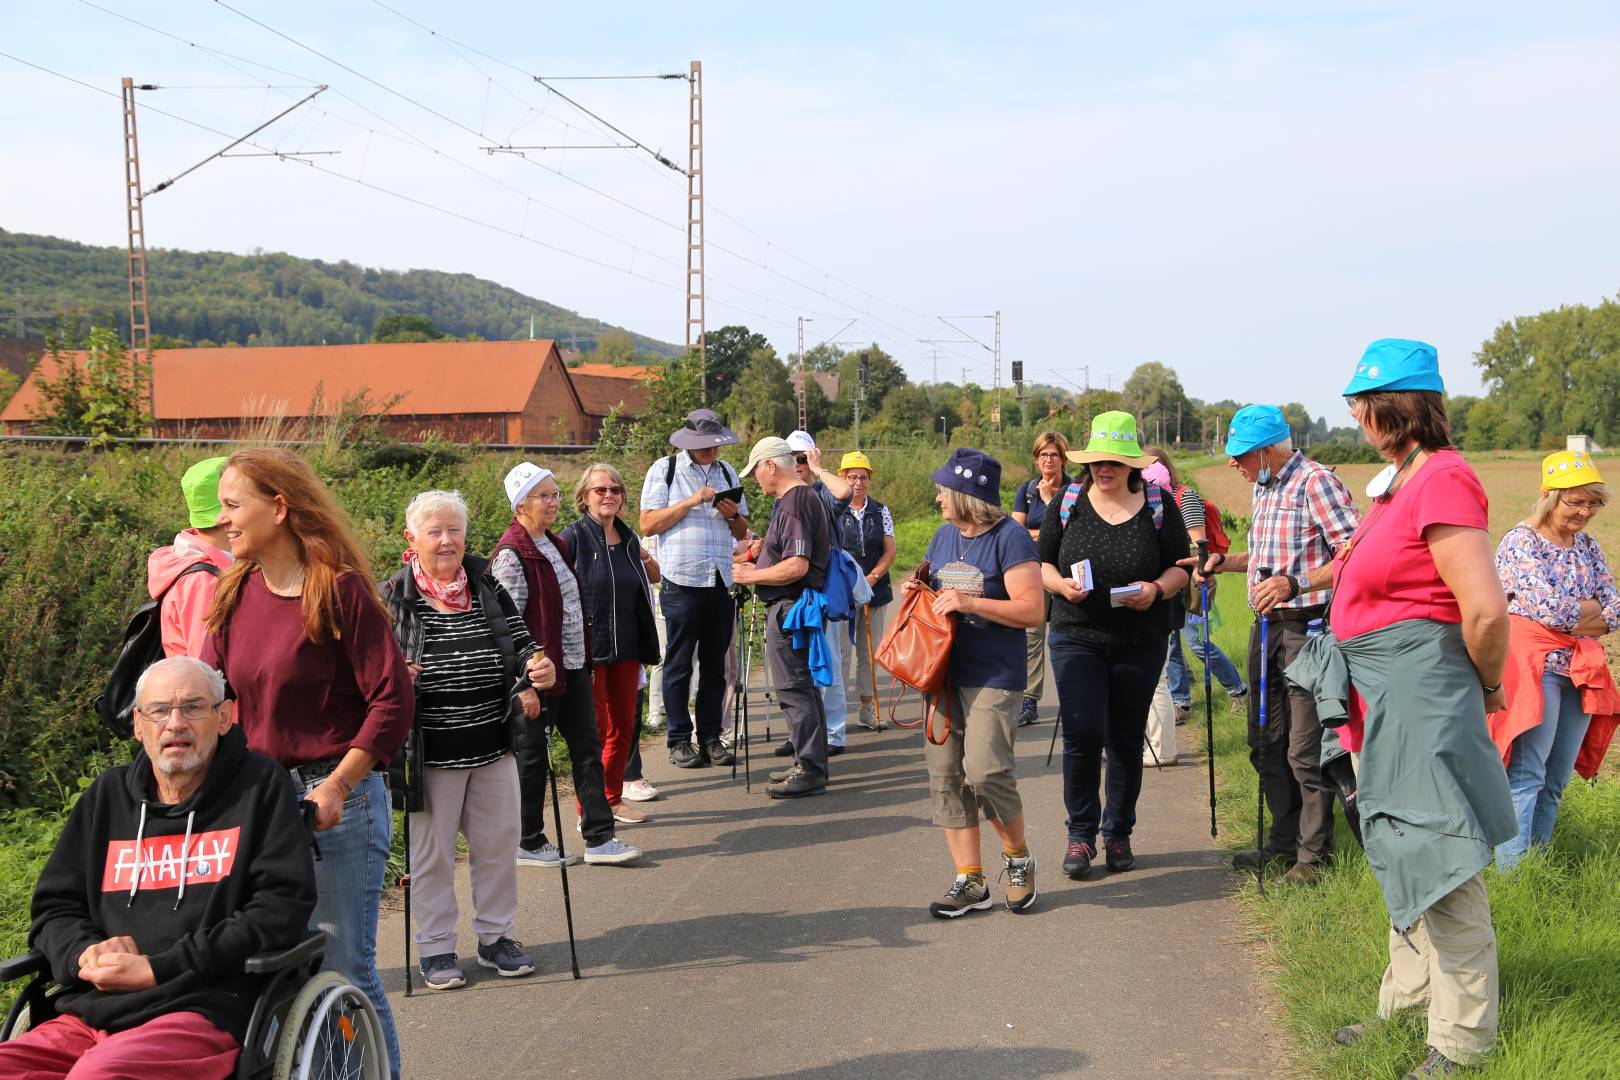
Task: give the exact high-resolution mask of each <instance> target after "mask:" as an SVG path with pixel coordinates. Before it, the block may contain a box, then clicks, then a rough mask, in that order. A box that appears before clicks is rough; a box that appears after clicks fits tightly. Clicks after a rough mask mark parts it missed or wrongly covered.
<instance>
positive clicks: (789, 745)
mask: <svg viewBox="0 0 1620 1080" xmlns="http://www.w3.org/2000/svg"><path fill="white" fill-rule="evenodd" d="M776 756H777V757H792V756H793V742H792V740H788V741H787V742H784V743H783V744H782V745H781V746H778V747H777V748H776Z"/></svg>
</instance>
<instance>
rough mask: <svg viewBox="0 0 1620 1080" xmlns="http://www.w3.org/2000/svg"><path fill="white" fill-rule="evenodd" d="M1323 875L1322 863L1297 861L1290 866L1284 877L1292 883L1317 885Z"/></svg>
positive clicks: (1284, 879)
mask: <svg viewBox="0 0 1620 1080" xmlns="http://www.w3.org/2000/svg"><path fill="white" fill-rule="evenodd" d="M1321 876H1322V864H1321V863H1314V862H1297V863H1295V864H1294V865H1293V866H1290V867H1289V868H1288V873H1286V874H1284V875H1283V877H1282V879H1283V881H1285V882H1287V883H1288V884H1290V885H1315V884H1316V882H1317V879H1318V878H1320V877H1321Z"/></svg>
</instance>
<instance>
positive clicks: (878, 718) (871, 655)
mask: <svg viewBox="0 0 1620 1080" xmlns="http://www.w3.org/2000/svg"><path fill="white" fill-rule="evenodd" d="M861 611H862V613H864V614H865V615H866V670H867V672H868V673H869V674H870V675H871V676H872V726H873V727H875V728H877V729H878V730H879V731H882V730H883V708H882V706H880V705H879V704H878V691H877V654H876V653H875V652H873V651H872V605H871V604H866V605H865V606H864V607H862V608H861ZM856 674H859V672H857V673H856Z"/></svg>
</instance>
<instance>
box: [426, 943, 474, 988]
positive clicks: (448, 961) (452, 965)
mask: <svg viewBox="0 0 1620 1080" xmlns="http://www.w3.org/2000/svg"><path fill="white" fill-rule="evenodd" d="M421 971H422V985H424V986H426V987H427V988H428V989H429V990H454V989H455V988H456V987H458V986H466V985H467V975H466V973H465V972H463V971H462V970H461V961H459V960H457V959H456V954H455V953H453V952H447V953H437V954H435V955H433V956H424V957H422V963H421Z"/></svg>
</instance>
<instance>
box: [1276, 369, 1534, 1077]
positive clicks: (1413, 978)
mask: <svg viewBox="0 0 1620 1080" xmlns="http://www.w3.org/2000/svg"><path fill="white" fill-rule="evenodd" d="M1443 390H1444V387H1443V385H1442V383H1441V380H1440V369H1439V364H1438V362H1437V358H1436V355H1435V350H1434V347H1433V346H1431V345H1426V344H1424V343H1422V342H1417V341H1401V340H1395V339H1387V338H1386V339H1383V340H1380V341H1375V342H1373V343H1372V344H1371V345H1370V346H1368V348H1367V351H1366V353H1365V355H1363V357H1362V358H1361V362H1360V363H1359V364H1358V365H1357V367H1356V371H1355V374H1354V376H1353V377H1352V378H1351V380H1350V385H1349V386H1348V387H1346V388H1345V391H1344V393H1345V396H1346V398H1347V400H1348V403H1349V405H1350V415H1351V416H1353V417H1354V418H1355V420H1356V422H1357V423H1359V424H1360V425H1361V429H1362V431H1363V432H1364V433H1365V435H1366V437H1367V441H1368V442H1370V443H1372V445H1373V446H1374V447H1376V448H1377V450H1378V452H1379V454H1380V455H1381V456H1382V457H1384V458H1385V460H1387V461H1388V462H1389V465H1388V467H1387V468H1385V469H1384V471H1383V472H1382V473H1380V474H1379V475H1378V476H1377V477H1375V478H1374V479H1373V482H1372V483H1371V484H1370V485H1369V486H1368V488H1367V494H1368V495H1369V496H1370V497H1371V498H1372V499H1373V500H1374V503H1373V506H1372V508H1371V509H1370V510H1369V511H1368V513H1367V516H1366V519H1365V520H1364V521H1363V522H1362V524H1361V526H1360V527H1359V528H1358V529H1357V530H1356V532H1355V535H1354V536H1353V537H1352V538H1351V541H1350V543H1349V545H1348V546H1347V547H1346V548H1345V549H1343V550H1341V551H1340V552H1339V553H1338V554H1337V556H1336V557H1335V559H1334V562H1333V567H1334V587H1333V602H1332V607H1331V611H1330V614H1329V632H1328V633H1324V634H1321V635H1319V636H1316V637H1314V638H1312V639H1311V640H1309V641H1307V642H1306V644H1305V648H1304V650H1303V651H1302V652H1301V653H1300V656H1299V658H1298V659H1296V660H1295V661H1294V662H1293V663H1292V664H1290V665H1289V667H1288V677H1289V678H1290V679H1291V680H1292V681H1294V682H1296V683H1299V684H1300V685H1302V686H1306V687H1309V688H1310V689H1311V690H1312V691H1313V692H1314V693H1315V696H1316V699H1317V709H1318V711H1319V712H1321V713H1323V714H1325V715H1330V716H1331V715H1333V714H1338V715H1341V716H1342V715H1343V714H1344V712H1345V710H1346V705H1347V704H1348V711H1349V717H1348V719H1349V723H1348V725H1347V726H1345V727H1343V728H1341V729H1340V732H1341V735H1342V736H1343V739H1344V743H1345V746H1346V748H1347V749H1348V750H1350V751H1351V752H1352V753H1354V752H1356V751H1359V752H1360V758H1359V764H1358V768H1357V777H1358V780H1359V785H1360V786H1359V793H1358V796H1357V799H1358V803H1359V807H1360V813H1361V829H1362V835H1363V842H1364V844H1365V846H1366V849H1367V862H1368V863H1369V864H1370V865H1371V866H1372V869H1373V874H1374V876H1375V877H1377V879H1378V884H1379V885H1380V886H1381V887H1382V889H1383V894H1384V903H1385V906H1386V907H1387V908H1388V911H1389V921H1390V930H1389V966H1388V967H1387V968H1386V969H1385V970H1384V977H1383V984H1382V986H1381V987H1380V990H1379V994H1378V1018H1379V1020H1380V1021H1381V1020H1387V1019H1388V1018H1389V1017H1391V1016H1393V1015H1394V1014H1395V1013H1396V1012H1398V1011H1401V1010H1404V1009H1408V1008H1417V1007H1423V1006H1426V1007H1427V1009H1428V1044H1429V1055H1428V1057H1427V1058H1426V1059H1425V1060H1424V1062H1423V1063H1422V1064H1421V1065H1420V1066H1418V1068H1417V1070H1416V1071H1415V1072H1413V1073H1410V1074H1408V1075H1409V1076H1437V1075H1443V1074H1450V1073H1452V1072H1455V1071H1457V1069H1458V1067H1459V1066H1466V1065H1474V1064H1477V1063H1478V1062H1480V1061H1481V1060H1482V1059H1483V1058H1484V1057H1485V1056H1486V1054H1488V1053H1489V1052H1490V1050H1491V1048H1492V1046H1493V1045H1494V1044H1495V1042H1496V1027H1497V963H1496V934H1495V931H1494V930H1493V928H1492V925H1491V908H1490V902H1489V900H1488V899H1487V897H1486V893H1485V881H1484V878H1483V877H1482V876H1481V873H1480V872H1481V871H1482V870H1483V869H1484V868H1485V867H1486V866H1487V865H1488V864H1489V863H1490V861H1491V855H1492V848H1493V847H1494V846H1495V845H1496V844H1500V843H1502V842H1504V841H1506V840H1508V839H1510V838H1511V837H1512V836H1513V835H1514V833H1515V832H1517V829H1516V827H1515V823H1514V818H1513V800H1512V797H1511V796H1510V795H1509V793H1508V784H1507V775H1506V774H1505V773H1504V772H1503V770H1502V760H1501V757H1500V756H1499V754H1498V753H1497V750H1496V747H1495V746H1493V745H1492V744H1491V739H1490V735H1489V734H1488V733H1487V730H1486V726H1485V713H1486V711H1487V710H1494V709H1500V708H1501V707H1502V666H1503V661H1504V660H1505V659H1506V655H1507V642H1508V616H1507V600H1506V598H1505V597H1504V596H1503V594H1502V585H1501V582H1500V581H1498V580H1497V576H1496V568H1495V566H1494V565H1493V562H1492V559H1491V543H1490V534H1489V533H1488V532H1487V531H1486V526H1487V522H1488V508H1487V505H1486V500H1485V491H1484V489H1483V488H1482V487H1481V486H1480V482H1479V477H1477V476H1476V475H1475V474H1474V471H1473V470H1472V469H1471V468H1469V467H1468V463H1467V462H1465V461H1464V460H1463V459H1462V456H1461V455H1460V454H1458V453H1457V451H1456V450H1454V449H1452V446H1451V430H1450V424H1449V423H1448V421H1447V419H1446V409H1445V399H1444V398H1443V397H1442V392H1443ZM1347 673H1348V679H1346V674H1347ZM1347 682H1348V685H1346V683H1347ZM1366 1030H1367V1025H1365V1024H1352V1025H1350V1026H1348V1027H1345V1028H1341V1029H1340V1030H1339V1031H1338V1032H1337V1033H1336V1035H1335V1039H1336V1040H1337V1041H1338V1042H1340V1043H1349V1042H1353V1041H1355V1040H1356V1039H1359V1038H1361V1037H1362V1036H1363V1035H1364V1034H1365V1033H1366Z"/></svg>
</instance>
